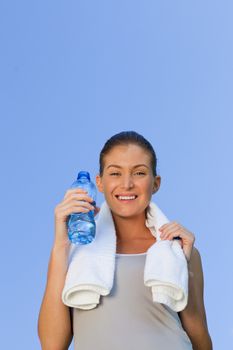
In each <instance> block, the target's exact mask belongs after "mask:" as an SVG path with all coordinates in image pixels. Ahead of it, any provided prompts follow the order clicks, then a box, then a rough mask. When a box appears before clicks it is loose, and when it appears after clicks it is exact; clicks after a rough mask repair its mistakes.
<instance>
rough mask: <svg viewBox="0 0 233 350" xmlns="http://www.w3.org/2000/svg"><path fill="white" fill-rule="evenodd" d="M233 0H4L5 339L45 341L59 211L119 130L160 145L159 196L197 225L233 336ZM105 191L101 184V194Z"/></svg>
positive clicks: (218, 327) (214, 332)
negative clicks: (42, 324)
mask: <svg viewBox="0 0 233 350" xmlns="http://www.w3.org/2000/svg"><path fill="white" fill-rule="evenodd" d="M232 11H233V4H232V1H230V0H229V1H226V0H221V1H214V0H212V1H210V0H209V1H199V0H196V1H180V0H177V1H164V0H163V1H152V0H151V1H135V0H133V1H132V0H129V1H122V0H117V1H111V0H108V1H107V0H106V1H77V0H75V1H74V0H71V1H59V0H57V1H45V0H41V1H32V0H30V1H29V0H28V1H26V0H22V1H10V0H8V1H2V2H1V4H0V42H1V54H0V98H1V103H0V115H1V138H0V143H1V144H0V149H1V154H2V155H1V179H2V180H1V247H2V249H1V255H0V256H1V264H0V266H1V281H2V283H1V298H0V308H1V316H0V322H1V327H0V329H1V331H2V333H3V334H2V335H1V340H0V344H1V348H2V349H16V348H17V349H30V350H31V349H33V350H37V349H40V345H39V341H38V338H37V317H38V312H39V307H40V304H41V299H42V296H43V293H44V287H45V282H46V273H47V264H48V259H49V254H50V250H51V246H52V242H53V234H54V208H55V206H56V205H57V204H58V203H59V202H60V201H61V200H62V198H63V196H64V193H65V191H66V190H67V189H68V187H69V185H70V184H71V183H72V182H73V181H74V179H75V176H76V174H77V172H78V171H79V170H80V169H86V170H89V171H90V172H91V174H92V176H94V175H95V174H96V173H97V172H98V155H99V151H100V149H101V148H102V146H103V144H104V142H105V141H106V139H107V138H108V137H110V136H112V135H113V134H115V133H116V132H119V131H122V130H127V129H133V130H136V131H138V132H140V133H142V134H143V135H144V136H145V137H146V138H148V139H149V141H151V143H152V144H153V146H154V148H155V150H156V152H157V157H158V171H159V174H160V175H161V177H162V184H161V188H160V191H159V193H157V194H156V195H155V196H154V201H156V202H157V203H158V205H160V207H161V209H162V210H163V211H164V212H165V213H166V214H167V216H168V217H169V218H170V219H171V220H177V221H179V222H180V223H181V224H183V225H184V226H185V227H187V228H188V229H189V230H191V231H192V232H194V233H195V235H196V242H195V244H196V247H197V248H198V249H199V251H200V253H201V256H202V263H203V269H204V274H205V305H206V311H207V317H208V324H209V330H210V334H211V336H212V339H213V343H214V349H215V350H229V348H230V344H232V343H233V318H232V312H233V302H232V295H233V282H232V255H233V253H232V246H233V238H232V237H233V235H232V228H231V227H232V197H233V193H232V192H233V191H232V178H233V171H232V149H233V147H232V146H233V145H232V143H233V141H232V129H233V120H232V114H233V113H232V112H233V99H232V88H233V69H232V62H233V21H232ZM102 200H103V198H102V197H101V196H100V195H99V197H98V204H100V203H101V202H102Z"/></svg>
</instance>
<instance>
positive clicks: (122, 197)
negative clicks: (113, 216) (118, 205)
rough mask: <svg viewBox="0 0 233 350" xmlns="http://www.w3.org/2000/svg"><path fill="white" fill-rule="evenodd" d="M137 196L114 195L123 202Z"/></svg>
mask: <svg viewBox="0 0 233 350" xmlns="http://www.w3.org/2000/svg"><path fill="white" fill-rule="evenodd" d="M137 197H138V196H136V195H132V196H123V195H116V198H117V199H118V200H119V201H121V202H123V201H133V200H135V199H136V198H137Z"/></svg>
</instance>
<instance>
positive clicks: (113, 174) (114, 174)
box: [110, 172, 120, 176]
mask: <svg viewBox="0 0 233 350" xmlns="http://www.w3.org/2000/svg"><path fill="white" fill-rule="evenodd" d="M117 175H120V173H116V172H114V173H110V176H117Z"/></svg>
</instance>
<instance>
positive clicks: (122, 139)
mask: <svg viewBox="0 0 233 350" xmlns="http://www.w3.org/2000/svg"><path fill="white" fill-rule="evenodd" d="M130 144H134V145H137V146H139V147H141V148H143V149H144V150H145V151H146V152H148V153H149V155H150V157H151V169H152V172H153V175H154V176H157V170H156V168H157V158H156V154H155V151H154V149H153V147H152V145H151V144H150V142H149V141H148V140H146V139H145V138H144V137H143V136H142V135H140V134H138V133H137V132H136V131H122V132H120V133H118V134H115V135H113V136H112V137H111V138H110V139H108V140H107V141H106V143H105V145H104V147H103V148H102V150H101V152H100V157H99V174H100V176H102V175H103V169H104V157H105V156H106V155H107V154H108V153H109V152H110V151H111V150H112V149H113V148H114V147H115V146H122V145H130Z"/></svg>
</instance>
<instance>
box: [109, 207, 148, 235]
mask: <svg viewBox="0 0 233 350" xmlns="http://www.w3.org/2000/svg"><path fill="white" fill-rule="evenodd" d="M112 215H113V220H114V224H115V229H116V236H117V241H122V242H128V241H132V240H148V239H151V238H152V237H151V232H150V230H149V229H148V228H147V227H146V225H145V220H146V213H145V212H143V213H142V214H141V215H138V216H136V217H130V218H123V217H119V216H116V215H114V214H112Z"/></svg>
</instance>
